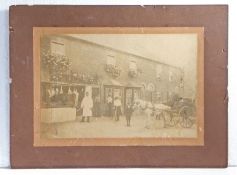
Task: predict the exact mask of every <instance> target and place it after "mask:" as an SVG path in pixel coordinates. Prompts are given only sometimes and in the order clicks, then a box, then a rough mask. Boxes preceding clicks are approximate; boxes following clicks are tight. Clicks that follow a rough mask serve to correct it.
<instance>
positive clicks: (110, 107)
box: [107, 94, 113, 117]
mask: <svg viewBox="0 0 237 175" xmlns="http://www.w3.org/2000/svg"><path fill="white" fill-rule="evenodd" d="M107 105H108V113H107V115H108V116H109V117H112V111H113V99H112V97H111V95H110V94H109V95H108V97H107Z"/></svg>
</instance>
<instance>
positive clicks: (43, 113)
mask: <svg viewBox="0 0 237 175" xmlns="http://www.w3.org/2000/svg"><path fill="white" fill-rule="evenodd" d="M33 32H34V35H33V44H34V146H130V145H131V146H149V145H154V146H155V145H170V146H172V145H173V146H176V145H187V146H188V145H191V146H192V145H204V101H203V99H204V88H203V87H204V64H203V59H204V58H203V57H204V44H203V37H204V36H203V33H204V29H203V28H202V27H160V28H159V27H154V28H153V27H148V28H146V27H143V28H139V27H129V28H127V27H121V28H119V27H70V28H64V27H50V28H47V27H35V28H34V31H33Z"/></svg>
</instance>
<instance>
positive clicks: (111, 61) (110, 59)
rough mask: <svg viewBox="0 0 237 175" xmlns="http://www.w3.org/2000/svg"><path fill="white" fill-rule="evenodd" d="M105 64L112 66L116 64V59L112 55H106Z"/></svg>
mask: <svg viewBox="0 0 237 175" xmlns="http://www.w3.org/2000/svg"><path fill="white" fill-rule="evenodd" d="M107 65H112V66H115V65H116V59H115V57H114V56H111V55H108V57H107Z"/></svg>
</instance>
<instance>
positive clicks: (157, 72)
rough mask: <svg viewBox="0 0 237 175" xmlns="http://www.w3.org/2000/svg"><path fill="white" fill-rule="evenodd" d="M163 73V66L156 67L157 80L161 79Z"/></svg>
mask: <svg viewBox="0 0 237 175" xmlns="http://www.w3.org/2000/svg"><path fill="white" fill-rule="evenodd" d="M161 72H162V66H161V65H159V64H158V65H156V78H158V79H160V78H161V77H160V76H161Z"/></svg>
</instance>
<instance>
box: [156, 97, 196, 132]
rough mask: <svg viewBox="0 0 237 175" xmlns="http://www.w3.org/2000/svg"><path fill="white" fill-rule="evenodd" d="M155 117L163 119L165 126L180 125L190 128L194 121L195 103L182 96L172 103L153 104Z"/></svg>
mask: <svg viewBox="0 0 237 175" xmlns="http://www.w3.org/2000/svg"><path fill="white" fill-rule="evenodd" d="M154 115H155V117H156V119H159V120H161V119H163V120H164V124H165V125H164V126H165V127H173V126H177V125H180V126H181V127H183V128H191V127H192V126H193V125H194V124H195V121H196V117H195V104H194V102H193V101H192V100H191V99H185V98H182V99H180V100H179V101H177V102H175V103H174V104H173V105H171V106H169V105H164V104H156V105H154Z"/></svg>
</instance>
